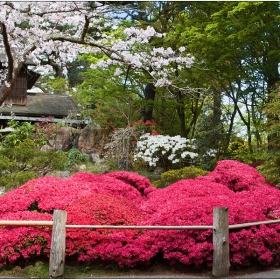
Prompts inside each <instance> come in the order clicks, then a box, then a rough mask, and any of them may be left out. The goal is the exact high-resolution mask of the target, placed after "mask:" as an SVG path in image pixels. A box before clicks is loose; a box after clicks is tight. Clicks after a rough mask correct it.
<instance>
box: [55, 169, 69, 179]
mask: <svg viewBox="0 0 280 280" xmlns="http://www.w3.org/2000/svg"><path fill="white" fill-rule="evenodd" d="M69 176H70V171H69V170H65V171H56V172H55V173H54V177H59V178H68V177H69Z"/></svg>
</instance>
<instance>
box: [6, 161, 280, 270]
mask: <svg viewBox="0 0 280 280" xmlns="http://www.w3.org/2000/svg"><path fill="white" fill-rule="evenodd" d="M279 194H280V192H279V190H278V189H277V188H276V187H274V186H272V185H270V184H268V183H266V181H265V178H264V177H262V176H261V175H260V174H259V173H258V172H257V170H256V169H254V168H253V167H251V166H249V165H246V164H243V163H240V162H238V161H232V160H224V161H220V162H218V164H217V167H216V168H215V170H214V171H212V172H211V173H209V174H208V175H206V176H203V177H202V176H201V177H197V178H196V179H189V180H180V181H178V182H176V183H174V184H172V185H170V186H168V187H167V188H164V189H156V188H155V187H153V186H152V185H151V184H150V182H149V180H148V179H146V178H144V177H142V176H140V175H139V174H137V173H131V172H126V171H118V172H112V173H107V174H98V175H96V174H90V173H86V172H80V173H77V174H75V175H73V176H71V177H69V178H67V179H62V178H54V177H51V176H46V177H41V178H38V179H34V180H31V181H29V182H27V183H25V184H24V185H22V186H21V187H19V188H18V189H16V190H13V191H11V192H9V193H7V194H5V195H3V196H2V197H0V219H1V220H51V219H52V211H53V209H61V210H66V211H67V224H80V225H90V224H92V225H212V224H213V208H214V207H228V208H229V222H230V224H239V223H247V222H254V221H264V220H269V219H277V218H279V216H280V195H279ZM66 237H67V238H66V257H70V256H71V257H72V258H73V257H74V258H76V259H77V260H78V261H91V260H96V259H98V260H103V261H114V262H116V263H117V264H118V265H119V266H120V267H124V266H127V267H133V266H135V265H137V264H141V263H149V261H150V260H151V259H152V258H153V257H155V256H157V255H158V254H162V255H163V257H164V258H166V259H168V260H170V264H173V263H175V262H181V263H183V264H186V265H193V266H198V267H199V266H203V265H207V266H209V267H210V266H211V265H212V255H213V245H212V230H183V231H182V230H129V229H126V230H125V229H120V230H116V229H67V236H66ZM50 240H51V228H50V227H11V226H9V227H8V226H5V227H2V228H0V265H5V264H7V263H14V262H15V261H17V260H20V259H22V258H24V259H26V258H30V257H32V256H39V255H46V256H49V251H50ZM279 248H280V225H278V224H271V225H261V226H252V227H248V228H244V229H236V230H231V231H230V261H231V263H232V265H240V266H248V265H251V264H255V263H257V264H261V265H271V264H274V263H278V262H279V261H280V260H279V256H280V249H279Z"/></svg>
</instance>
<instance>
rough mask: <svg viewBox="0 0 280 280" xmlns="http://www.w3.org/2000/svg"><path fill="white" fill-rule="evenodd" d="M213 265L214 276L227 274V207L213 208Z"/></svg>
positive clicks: (228, 266) (228, 263)
mask: <svg viewBox="0 0 280 280" xmlns="http://www.w3.org/2000/svg"><path fill="white" fill-rule="evenodd" d="M213 251H214V252H213V266H212V275H213V276H215V277H226V276H229V268H230V261H229V225H228V208H225V207H214V209H213Z"/></svg>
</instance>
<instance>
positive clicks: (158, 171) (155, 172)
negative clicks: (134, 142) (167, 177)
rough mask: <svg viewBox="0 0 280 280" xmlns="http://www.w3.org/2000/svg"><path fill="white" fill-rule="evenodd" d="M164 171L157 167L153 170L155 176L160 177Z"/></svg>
mask: <svg viewBox="0 0 280 280" xmlns="http://www.w3.org/2000/svg"><path fill="white" fill-rule="evenodd" d="M164 171H165V170H164V168H162V167H157V168H156V169H155V170H154V174H155V175H161V173H163V172H164Z"/></svg>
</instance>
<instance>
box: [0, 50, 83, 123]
mask: <svg viewBox="0 0 280 280" xmlns="http://www.w3.org/2000/svg"><path fill="white" fill-rule="evenodd" d="M0 62H5V56H3V55H1V54H0ZM1 65H2V63H0V67H1ZM30 65H34V64H33V63H32V61H30V60H28V61H27V62H26V63H25V64H24V65H23V67H22V69H21V71H20V73H19V76H18V79H17V81H16V85H15V87H14V88H13V90H12V92H11V93H10V94H9V97H8V98H7V99H6V100H5V102H4V103H3V104H2V105H1V106H0V126H2V127H5V126H6V123H7V121H8V120H10V119H12V118H13V119H15V120H19V121H29V122H38V121H46V119H48V121H52V122H63V121H64V122H66V123H72V124H74V125H75V124H76V125H81V124H83V123H84V122H83V121H82V120H80V119H79V118H78V115H79V110H78V107H77V105H76V104H75V103H74V101H73V100H72V98H71V96H69V95H66V94H48V93H36V92H35V93H34V92H28V90H30V89H32V87H33V86H34V85H35V83H36V81H37V80H38V78H39V77H40V75H39V74H37V73H35V72H33V71H31V70H30V69H28V66H30Z"/></svg>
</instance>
